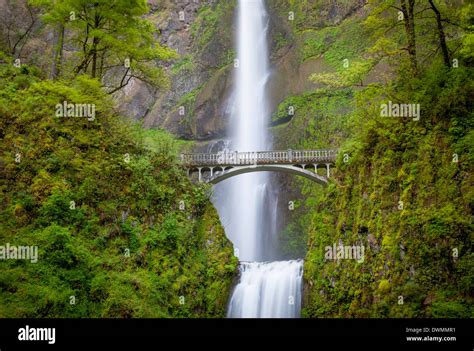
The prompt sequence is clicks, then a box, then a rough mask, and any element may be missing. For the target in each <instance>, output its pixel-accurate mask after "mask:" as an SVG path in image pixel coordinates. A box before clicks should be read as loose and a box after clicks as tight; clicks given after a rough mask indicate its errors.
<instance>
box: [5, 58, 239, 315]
mask: <svg viewBox="0 0 474 351" xmlns="http://www.w3.org/2000/svg"><path fill="white" fill-rule="evenodd" d="M34 72H35V70H34V69H33V68H30V67H29V66H22V67H21V68H14V67H13V65H10V64H8V65H7V64H2V65H0V84H1V85H0V86H1V89H0V106H1V107H0V112H1V114H2V119H1V120H0V135H1V139H2V142H1V144H2V147H1V148H0V150H1V151H0V153H1V154H0V158H1V159H2V169H1V178H0V191H1V193H2V202H1V205H0V242H1V243H2V245H4V244H5V243H10V245H28V246H37V247H38V250H39V255H38V262H37V263H32V262H30V261H27V260H1V262H0V270H1V272H2V274H0V286H1V289H0V291H1V292H0V316H2V317H218V316H221V317H222V316H224V314H225V306H226V302H227V296H228V293H229V290H230V284H231V281H232V279H233V276H234V273H235V270H236V265H237V262H236V260H235V258H234V257H233V255H232V252H233V251H232V246H231V244H230V243H229V242H228V240H227V239H226V237H225V235H224V232H223V229H222V227H221V226H220V223H219V219H218V216H217V213H216V212H215V210H214V209H213V208H212V206H211V205H210V202H209V199H208V196H207V195H206V194H207V191H206V189H204V188H201V187H197V186H194V185H192V184H191V183H190V182H189V180H188V178H187V176H186V174H185V171H184V170H183V169H182V168H181V167H180V166H179V165H178V163H177V154H178V152H179V149H180V148H181V147H182V146H184V145H183V143H180V142H177V141H176V140H174V139H173V138H172V137H171V136H170V135H169V134H167V133H166V132H164V131H159V130H155V131H143V130H142V129H141V127H139V126H137V125H134V124H132V123H131V122H129V121H127V120H125V119H122V118H121V117H120V116H117V115H116V114H115V112H114V107H113V103H112V101H111V100H110V98H109V97H108V95H107V94H106V93H105V92H104V91H103V90H102V88H101V85H100V83H99V82H98V81H97V80H94V79H91V78H89V77H87V76H79V77H77V79H74V80H72V81H61V80H58V81H42V80H41V79H40V78H39V77H37V76H36V75H35V73H34ZM63 101H68V102H69V103H93V104H95V106H96V118H95V119H94V120H93V121H89V120H88V119H87V118H72V117H71V118H67V117H57V116H56V114H55V111H56V109H55V106H56V104H58V103H62V102H63ZM18 155H20V158H19V162H18V161H17V160H18V159H17V157H18ZM181 201H182V203H183V204H184V210H182V209H180V203H181ZM71 296H74V297H75V300H76V303H75V304H71V303H70V302H71ZM181 296H182V297H183V298H184V300H183V304H182V303H181V300H180V297H181Z"/></svg>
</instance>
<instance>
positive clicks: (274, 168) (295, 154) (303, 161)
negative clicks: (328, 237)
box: [181, 150, 337, 185]
mask: <svg viewBox="0 0 474 351" xmlns="http://www.w3.org/2000/svg"><path fill="white" fill-rule="evenodd" d="M336 155H337V151H336V150H286V151H256V152H237V151H222V152H219V153H193V154H181V163H182V165H183V166H184V167H185V168H186V169H187V170H188V176H190V177H193V176H194V174H196V173H197V179H198V181H199V182H206V183H210V184H217V183H219V182H221V181H223V180H225V179H228V178H231V177H234V176H237V175H240V174H245V173H252V172H265V171H270V172H284V173H290V174H295V175H299V176H302V177H305V178H308V179H310V180H312V181H314V182H317V183H320V184H323V185H325V184H327V182H328V178H329V177H330V175H331V171H330V170H331V166H334V163H335V160H336ZM321 168H324V169H325V172H324V173H325V174H324V175H320V174H319V173H320V172H318V170H319V169H321Z"/></svg>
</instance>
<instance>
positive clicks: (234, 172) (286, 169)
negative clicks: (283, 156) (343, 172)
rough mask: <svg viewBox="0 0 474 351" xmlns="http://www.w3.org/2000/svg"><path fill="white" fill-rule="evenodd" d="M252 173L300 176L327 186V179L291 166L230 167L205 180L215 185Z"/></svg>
mask: <svg viewBox="0 0 474 351" xmlns="http://www.w3.org/2000/svg"><path fill="white" fill-rule="evenodd" d="M254 172H282V173H287V174H293V175H297V176H301V177H304V178H307V179H310V180H312V181H314V182H316V183H319V184H322V185H327V183H328V181H327V178H325V177H323V176H320V175H319V174H316V173H314V172H311V171H309V170H307V169H303V168H301V167H297V166H291V165H257V166H240V167H232V168H230V169H227V170H225V171H223V172H222V171H216V172H214V174H213V175H212V176H211V177H210V178H209V179H207V183H210V184H217V183H220V182H222V181H224V180H226V179H229V178H232V177H235V176H238V175H241V174H246V173H254Z"/></svg>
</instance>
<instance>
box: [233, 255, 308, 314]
mask: <svg viewBox="0 0 474 351" xmlns="http://www.w3.org/2000/svg"><path fill="white" fill-rule="evenodd" d="M240 271H241V278H240V282H239V284H238V285H237V286H236V288H235V290H234V293H233V294H232V298H231V300H230V304H229V309H228V312H227V315H228V317H239V318H251V317H255V318H272V317H281V318H296V317H299V315H300V306H301V290H300V287H301V281H302V277H303V266H302V261H301V260H298V261H276V262H269V263H260V262H252V263H242V264H241V266H240Z"/></svg>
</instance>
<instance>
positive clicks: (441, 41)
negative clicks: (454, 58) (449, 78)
mask: <svg viewBox="0 0 474 351" xmlns="http://www.w3.org/2000/svg"><path fill="white" fill-rule="evenodd" d="M428 1H429V3H430V5H431V9H432V10H433V12H434V13H435V16H436V23H437V25H438V38H439V45H440V46H441V52H442V53H443V60H444V64H445V65H446V66H447V67H451V60H450V59H449V50H448V45H447V44H446V35H445V34H444V28H443V22H442V18H441V13H440V12H439V10H438V8H437V7H436V5H435V4H434V3H433V0H428Z"/></svg>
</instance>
